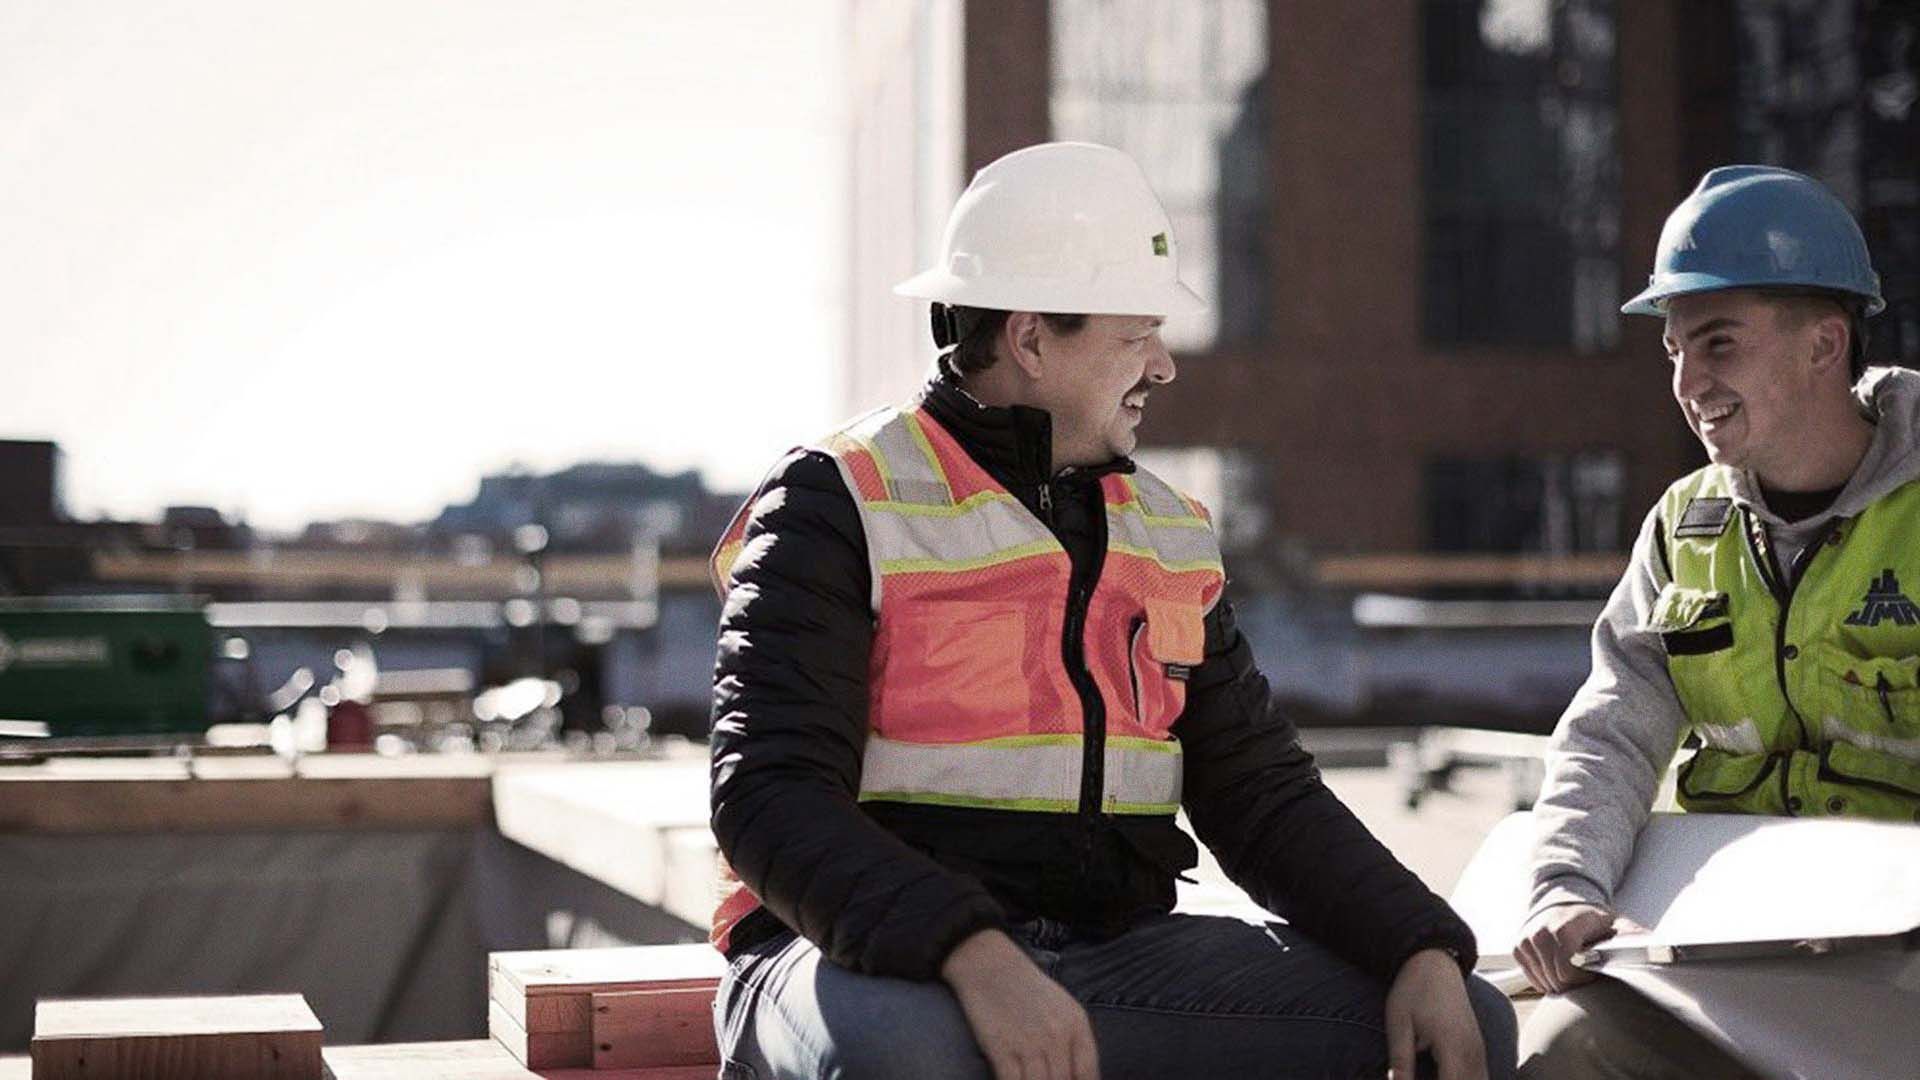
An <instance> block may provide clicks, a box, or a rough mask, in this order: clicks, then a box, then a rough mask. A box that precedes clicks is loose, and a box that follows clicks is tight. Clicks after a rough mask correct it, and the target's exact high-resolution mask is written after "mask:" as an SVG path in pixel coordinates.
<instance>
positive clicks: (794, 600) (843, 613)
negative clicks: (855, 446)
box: [711, 451, 1004, 979]
mask: <svg viewBox="0 0 1920 1080" xmlns="http://www.w3.org/2000/svg"><path fill="white" fill-rule="evenodd" d="M871 580H872V579H871V575H870V571H869V569H868V566H867V548H866V540H865V534H864V533H863V531H862V529H861V527H860V521H859V512H858V509H857V508H856V507H855V505H854V503H853V499H852V497H851V496H850V495H849V494H848V492H847V488H846V485H845V484H844V482H843V481H842V480H841V478H840V472H839V468H838V467H837V466H836V465H835V464H834V462H833V460H832V458H830V457H828V456H827V455H825V454H822V453H819V452H814V451H796V452H795V453H794V454H792V455H790V456H789V457H788V458H786V459H785V460H784V461H782V462H781V464H780V465H779V466H778V467H776V469H775V470H774V472H773V473H772V475H771V476H770V477H769V478H768V480H767V481H766V482H765V483H763V484H762V486H761V488H760V490H759V492H758V493H757V494H756V495H755V498H754V503H753V507H752V509H751V511H750V516H749V518H748V523H747V527H746V533H745V536H744V543H743V546H742V549H741V552H740V555H739V557H738V559H737V560H736V561H735V563H734V566H733V572H732V578H731V583H730V587H729V589H728V593H727V598H726V604H725V607H724V608H723V610H722V613H721V619H720V644H719V657H718V660H717V662H716V664H715V672H714V695H713V734H712V754H713V759H712V776H711V781H712V789H711V794H712V812H713V833H714V837H715V838H716V840H717V841H718V842H719V847H720V851H721V853H722V854H723V855H725V856H726V858H727V860H728V862H729V863H730V864H731V865H732V867H733V869H734V872H735V873H737V874H738V875H739V876H740V879H741V880H742V881H743V882H745V884H746V885H747V887H748V888H749V889H751V890H753V893H754V895H755V896H757V897H759V898H760V901H761V903H762V904H763V905H764V906H765V907H766V909H767V910H769V911H771V912H772V913H773V914H774V915H775V916H777V917H778V918H779V919H780V920H781V921H782V922H783V923H785V924H786V925H787V926H789V927H792V928H793V929H794V930H796V931H798V932H799V933H800V934H802V935H804V936H805V937H806V938H808V939H809V940H811V941H813V942H814V943H815V944H817V945H819V946H820V948H821V950H822V951H824V952H825V953H826V954H827V956H828V957H829V958H831V959H832V960H833V961H834V962H835V963H837V964H840V965H841V966H843V967H846V968H850V969H852V970H854V971H860V972H865V973H868V974H874V975H894V976H900V977H903V978H911V979H931V978H934V977H935V976H936V975H937V974H938V972H939V967H940V964H941V962H942V961H943V960H945V958H946V954H947V953H948V952H949V951H950V950H951V949H952V948H953V946H954V945H956V944H958V943H959V942H960V940H961V939H963V938H965V937H966V936H967V935H969V934H971V933H973V932H974V931H975V930H978V929H981V928H984V927H989V926H997V925H1000V924H1001V922H1003V921H1004V916H1003V915H1002V913H1001V911H1000V908H999V905H998V904H997V903H996V902H995V901H994V900H993V899H992V898H991V897H990V896H989V895H988V894H987V891H986V889H985V888H984V887H983V886H982V885H981V884H980V883H979V882H978V881H975V880H974V879H972V878H970V877H967V876H964V875H961V874H956V873H954V872H952V871H950V870H947V869H946V868H944V867H942V866H940V865H939V864H937V863H936V862H934V861H933V860H932V859H930V858H928V857H927V856H925V855H923V854H921V853H920V852H917V851H915V850H914V849H912V848H910V847H908V846H907V845H906V844H905V843H903V842H902V841H900V840H899V839H897V838H895V837H894V836H893V835H892V834H890V833H888V832H886V831H885V830H883V829H882V828H881V827H880V826H879V825H877V824H876V823H874V822H873V821H872V819H870V818H869V817H868V816H867V815H866V814H865V813H863V812H862V811H861V809H860V806H859V803H858V801H857V799H856V795H857V793H858V792H859V788H860V763H861V755H862V753H863V751H864V748H865V745H866V735H867V688H868V676H867V665H868V654H869V650H870V647H871V644H872V640H873V616H872V613H871V607H870V601H869V588H870V582H871Z"/></svg>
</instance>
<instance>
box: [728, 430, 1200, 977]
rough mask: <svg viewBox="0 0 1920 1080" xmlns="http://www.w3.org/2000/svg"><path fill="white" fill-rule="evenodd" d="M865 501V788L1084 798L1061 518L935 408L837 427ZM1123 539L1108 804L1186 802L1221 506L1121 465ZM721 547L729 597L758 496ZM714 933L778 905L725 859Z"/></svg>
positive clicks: (1100, 630)
mask: <svg viewBox="0 0 1920 1080" xmlns="http://www.w3.org/2000/svg"><path fill="white" fill-rule="evenodd" d="M824 449H825V450H826V451H827V452H828V453H830V454H832V455H833V457H834V460H835V461H836V462H837V463H838V464H839V467H840V474H841V477H842V479H843V480H844V481H845V483H846V485H847V489H848V491H850V492H852V493H853V494H854V496H855V501H856V503H857V504H858V506H859V510H860V520H861V524H862V526H863V528H864V530H865V533H866V541H867V557H868V561H869V565H870V566H871V568H872V579H873V591H872V597H871V604H872V609H873V613H874V617H875V624H876V629H875V633H874V639H873V647H872V653H871V658H870V660H869V666H868V686H869V694H870V703H869V710H868V725H869V731H868V735H867V743H866V750H865V755H864V758H863V760H862V763H861V775H860V791H859V799H860V801H862V802H904V803H925V804H937V805H943V806H962V807H982V808H990V809H999V810H1023V811H1031V812H1038V813H1074V812H1077V811H1078V810H1079V809H1080V781H1081V766H1082V761H1083V760H1084V758H1083V754H1084V753H1085V749H1086V747H1085V732H1084V731H1083V730H1082V728H1083V719H1082V718H1083V713H1082V707H1081V702H1080V696H1079V694H1078V693H1077V692H1076V691H1075V689H1074V686H1073V683H1072V681H1071V679H1070V678H1069V676H1068V673H1067V668H1066V662H1065V658H1064V656H1063V654H1062V648H1061V643H1062V641H1063V640H1064V638H1065V635H1066V624H1065V620H1066V617H1067V609H1068V590H1069V588H1070V579H1071V576H1072V565H1071V562H1070V560H1069V559H1068V556H1067V552H1066V549H1065V548H1063V547H1061V546H1060V542H1059V541H1058V540H1056V539H1055V538H1054V536H1053V533H1052V532H1051V531H1050V530H1049V529H1048V527H1047V526H1046V524H1045V523H1043V522H1042V521H1040V520H1039V519H1038V518H1037V517H1035V516H1034V515H1033V514H1032V513H1031V512H1030V511H1029V510H1028V509H1027V508H1026V507H1025V506H1024V505H1022V504H1021V503H1020V501H1019V499H1017V498H1016V497H1015V496H1014V495H1013V494H1012V493H1011V492H1009V491H1008V490H1007V489H1006V488H1005V487H1003V486H1002V485H1001V484H1000V483H999V482H998V481H996V480H994V479H993V477H992V476H990V475H989V474H988V473H987V471H986V470H985V469H983V468H981V467H980V466H979V465H978V464H977V463H976V462H975V461H974V460H973V459H972V457H970V456H969V455H968V454H967V452H966V450H965V449H963V448H962V447H961V446H960V444H959V442H958V441H956V440H955V439H954V437H953V436H952V435H951V434H950V433H948V432H947V430H946V429H945V428H943V427H941V426H940V424H939V423H938V422H937V421H936V420H934V418H933V417H932V416H931V415H930V414H929V413H928V412H927V411H926V409H925V408H924V407H916V408H913V409H907V410H902V409H896V408H888V409H881V410H879V411H877V412H874V413H870V414H868V415H867V416H865V417H862V418H861V419H859V420H856V421H854V422H853V423H852V424H851V425H849V426H848V427H846V428H844V429H842V430H841V431H839V432H837V433H835V434H833V435H831V436H829V437H828V438H827V439H826V440H825V443H824ZM1100 486H1101V491H1102V493H1103V495H1104V496H1105V502H1106V514H1107V552H1106V561H1105V564H1104V566H1103V568H1102V570H1101V573H1100V578H1099V581H1098V582H1097V583H1096V584H1095V586H1094V589H1093V592H1092V595H1091V596H1090V597H1089V598H1088V600H1087V608H1086V617H1085V622H1084V626H1083V630H1082V635H1083V643H1084V646H1085V648H1084V652H1085V658H1086V666H1087V670H1088V672H1089V674H1090V675H1091V676H1092V679H1093V683H1094V686H1095V687H1096V688H1097V689H1098V691H1099V693H1100V696H1101V699H1102V701H1103V702H1104V703H1105V705H1106V715H1107V724H1106V732H1105V739H1104V746H1103V747H1102V751H1103V753H1102V758H1103V762H1104V783H1103V789H1102V792H1101V804H1100V810H1101V812H1103V813H1107V814H1132V815H1169V816H1170V815H1172V814H1173V813H1174V812H1175V811H1177V810H1178V809H1179V807H1180V780H1181V758H1180V743H1179V740H1178V739H1176V738H1175V737H1174V736H1173V734H1172V727H1173V723H1174V721H1175V720H1177V719H1178V718H1179V716H1180V713H1181V710H1182V708H1183V707H1184V706H1185V703H1186V679H1187V676H1188V674H1189V673H1190V671H1191V670H1192V668H1193V666H1194V665H1197V664H1198V663H1199V662H1200V661H1201V658H1202V655H1203V653H1204V646H1205V631H1204V629H1203V618H1204V616H1205V614H1206V612H1207V611H1208V610H1210V609H1211V608H1212V607H1213V605H1214V604H1215V603H1216V602H1218V600H1219V598H1220V592H1221V589H1222V587H1223V585H1224V584H1225V574H1224V572H1223V570H1222V567H1221V563H1220V551H1219V546H1218V543H1217V542H1216V540H1215V538H1214V534H1213V527H1212V524H1211V523H1210V521H1209V520H1208V518H1207V515H1206V511H1205V510H1204V509H1202V508H1201V506H1200V505H1199V504H1198V503H1196V502H1194V501H1192V500H1190V499H1188V498H1186V497H1185V496H1183V495H1181V494H1180V493H1179V492H1177V491H1175V490H1174V489H1173V488H1172V487H1170V486H1169V485H1167V484H1166V483H1164V482H1163V481H1161V480H1160V479H1159V478H1157V477H1155V476H1153V475H1152V474H1151V473H1148V472H1146V471H1144V470H1142V471H1139V472H1136V473H1134V474H1133V475H1131V476H1129V475H1125V474H1120V473H1110V474H1108V475H1106V476H1103V477H1101V479H1100ZM751 505H752V504H751V501H749V503H748V505H746V506H742V507H741V509H740V511H739V513H737V514H736V515H735V516H734V520H733V524H732V525H731V526H730V527H729V528H728V530H727V532H726V535H725V536H724V537H723V538H722V539H721V541H720V544H719V546H718V547H716V548H715V550H714V553H713V560H712V567H711V568H712V572H713V577H714V583H715V587H716V588H718V589H719V590H720V592H721V594H722V596H723V597H724V596H725V594H726V591H727V588H728V585H729V583H730V572H731V569H732V566H733V563H734V561H735V559H737V558H738V556H739V554H740V550H741V545H742V540H743V537H744V534H745V531H746V522H747V518H748V515H749V509H750V507H751ZM722 877H723V882H722V899H721V901H720V905H719V908H718V910H716V912H715V913H714V925H713V941H714V943H715V944H716V945H718V946H719V947H720V948H721V949H723V950H724V949H725V948H726V941H727V935H728V934H729V933H730V932H731V930H732V928H733V927H734V925H736V924H737V923H738V922H739V920H740V919H741V918H743V917H745V916H746V915H747V914H748V913H749V912H751V911H752V910H753V909H754V908H755V907H757V906H758V905H759V901H758V899H757V898H755V897H754V896H753V894H752V892H751V891H750V890H748V889H747V888H746V887H745V886H744V885H743V884H741V883H740V882H739V880H738V878H736V877H734V876H733V874H732V873H731V872H730V871H728V872H725V873H723V875H722Z"/></svg>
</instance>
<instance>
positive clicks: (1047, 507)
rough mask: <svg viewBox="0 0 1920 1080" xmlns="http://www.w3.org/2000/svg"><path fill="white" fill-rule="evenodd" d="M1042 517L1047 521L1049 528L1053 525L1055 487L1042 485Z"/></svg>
mask: <svg viewBox="0 0 1920 1080" xmlns="http://www.w3.org/2000/svg"><path fill="white" fill-rule="evenodd" d="M1040 516H1041V517H1043V518H1046V519H1047V524H1048V525H1049V526H1051V525H1052V524H1053V485H1052V484H1041V485H1040Z"/></svg>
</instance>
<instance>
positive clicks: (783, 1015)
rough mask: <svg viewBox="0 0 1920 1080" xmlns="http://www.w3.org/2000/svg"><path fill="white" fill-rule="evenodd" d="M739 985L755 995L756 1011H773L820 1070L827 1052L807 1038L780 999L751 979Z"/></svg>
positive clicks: (763, 1053) (817, 1069)
mask: <svg viewBox="0 0 1920 1080" xmlns="http://www.w3.org/2000/svg"><path fill="white" fill-rule="evenodd" d="M739 985H740V988H741V989H742V990H745V991H746V992H747V993H748V994H751V995H752V996H753V999H754V1000H753V1008H754V1009H755V1011H758V1010H759V1009H761V1008H763V1007H764V1008H766V1009H767V1010H768V1011H769V1012H771V1013H773V1015H774V1017H775V1018H776V1019H778V1020H779V1021H780V1026H781V1027H783V1028H785V1029H787V1034H788V1036H790V1037H791V1038H792V1039H793V1041H794V1042H796V1043H799V1044H800V1045H801V1046H803V1047H805V1048H806V1051H807V1056H808V1057H810V1058H812V1059H813V1069H812V1071H814V1072H816V1073H817V1072H819V1071H820V1063H821V1062H822V1061H825V1060H826V1054H825V1053H823V1052H822V1051H821V1050H820V1048H819V1047H817V1046H815V1045H814V1044H813V1041H812V1040H810V1039H808V1038H807V1036H806V1033H805V1032H804V1031H803V1030H801V1028H800V1025H798V1024H796V1023H794V1022H793V1017H791V1016H788V1015H787V1011H786V1009H784V1008H782V1007H781V1005H780V999H779V998H777V997H775V996H773V995H772V994H765V993H762V992H761V991H760V988H759V987H758V986H755V985H754V984H753V983H752V982H751V981H749V980H746V979H741V980H739ZM754 1043H755V1046H756V1048H757V1047H758V1044H759V1040H758V1039H755V1040H754ZM721 1053H722V1054H723V1055H724V1054H725V1053H726V1051H724V1050H722V1051H721ZM761 1054H762V1056H763V1057H764V1056H765V1051H764V1050H762V1051H761Z"/></svg>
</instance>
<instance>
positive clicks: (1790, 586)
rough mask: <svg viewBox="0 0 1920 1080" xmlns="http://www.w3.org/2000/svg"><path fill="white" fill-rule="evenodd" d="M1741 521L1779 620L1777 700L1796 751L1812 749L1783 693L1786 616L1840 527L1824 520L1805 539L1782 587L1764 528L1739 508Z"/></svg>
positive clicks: (1775, 643)
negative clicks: (1796, 737) (1796, 733)
mask: <svg viewBox="0 0 1920 1080" xmlns="http://www.w3.org/2000/svg"><path fill="white" fill-rule="evenodd" d="M1741 515H1742V516H1743V517H1744V518H1745V521H1744V522H1743V524H1744V525H1746V533H1747V550H1748V551H1749V552H1750V553H1751V554H1752V555H1753V560H1754V562H1755V564H1756V565H1757V566H1758V567H1759V570H1760V579H1761V580H1762V581H1764V582H1766V583H1767V589H1768V591H1770V592H1772V593H1773V599H1774V603H1776V604H1777V605H1779V608H1780V617H1779V618H1778V619H1777V620H1775V621H1774V624H1773V671H1774V677H1775V678H1776V679H1778V680H1779V683H1780V699H1781V700H1782V701H1785V702H1786V703H1787V713H1788V714H1789V715H1791V716H1792V717H1793V722H1794V725H1795V726H1796V727H1798V728H1799V729H1800V747H1801V749H1803V750H1810V749H1812V748H1813V737H1812V735H1811V734H1810V733H1809V732H1808V731H1807V721H1806V718H1805V717H1803V716H1801V715H1800V707H1799V706H1797V705H1795V704H1794V703H1793V695H1792V694H1791V693H1789V692H1788V691H1787V614H1788V612H1789V610H1790V609H1791V608H1792V607H1793V594H1794V593H1795V592H1796V591H1798V590H1799V588H1800V579H1801V578H1803V577H1805V576H1806V572H1807V567H1808V566H1810V565H1812V563H1813V559H1814V556H1815V555H1817V554H1819V552H1820V549H1821V548H1824V547H1826V546H1827V537H1829V536H1831V535H1833V530H1834V529H1835V528H1837V527H1838V526H1839V524H1840V519H1839V518H1828V519H1827V521H1826V524H1824V525H1822V526H1821V527H1820V531H1819V532H1817V533H1815V534H1814V535H1813V536H1811V537H1809V538H1808V539H1807V543H1806V546H1805V547H1803V548H1801V549H1800V554H1798V555H1795V556H1794V557H1793V564H1792V565H1791V566H1789V567H1788V568H1787V580H1786V581H1785V582H1784V583H1783V582H1782V581H1781V580H1780V576H1779V574H1777V573H1776V572H1775V571H1774V566H1773V555H1772V553H1771V549H1770V548H1769V547H1768V546H1767V545H1766V543H1765V541H1764V540H1763V539H1762V534H1763V531H1764V526H1762V525H1761V524H1760V523H1759V522H1757V521H1755V520H1754V518H1753V514H1752V511H1750V510H1747V509H1746V508H1744V507H1743V508H1741Z"/></svg>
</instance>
